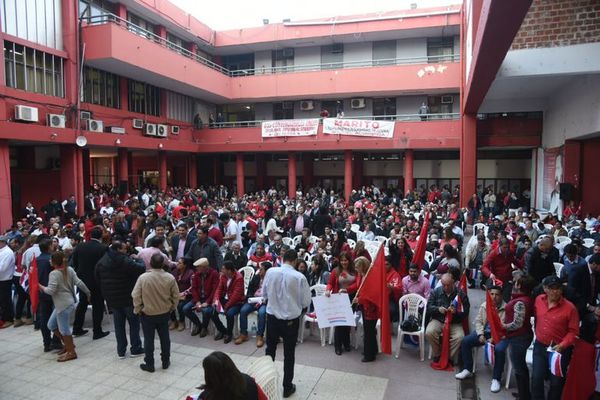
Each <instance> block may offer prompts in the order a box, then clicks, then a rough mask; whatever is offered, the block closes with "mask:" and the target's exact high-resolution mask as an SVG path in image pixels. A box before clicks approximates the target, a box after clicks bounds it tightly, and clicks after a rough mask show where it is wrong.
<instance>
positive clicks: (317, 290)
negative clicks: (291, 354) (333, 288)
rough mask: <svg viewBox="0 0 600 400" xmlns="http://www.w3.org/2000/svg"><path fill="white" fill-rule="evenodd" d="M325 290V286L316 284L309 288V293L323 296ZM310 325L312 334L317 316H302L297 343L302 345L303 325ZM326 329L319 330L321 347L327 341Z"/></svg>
mask: <svg viewBox="0 0 600 400" xmlns="http://www.w3.org/2000/svg"><path fill="white" fill-rule="evenodd" d="M325 290H327V285H322V284H316V285H313V286H311V287H310V291H311V292H313V291H314V292H315V297H316V296H323V295H324V294H325ZM307 322H309V323H310V332H311V333H312V329H313V327H314V325H315V324H316V323H317V316H316V314H315V316H314V317H311V316H309V315H308V314H304V316H303V318H302V321H301V322H300V332H298V341H299V342H300V343H304V324H305V323H307ZM326 331H327V328H324V329H319V334H320V338H321V346H325V344H326V343H325V342H326V340H327V332H326Z"/></svg>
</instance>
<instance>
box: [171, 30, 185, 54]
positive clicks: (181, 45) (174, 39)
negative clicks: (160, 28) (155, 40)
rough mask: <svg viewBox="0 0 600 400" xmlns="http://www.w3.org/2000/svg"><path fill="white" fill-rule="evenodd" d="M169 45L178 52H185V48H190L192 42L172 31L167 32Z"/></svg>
mask: <svg viewBox="0 0 600 400" xmlns="http://www.w3.org/2000/svg"><path fill="white" fill-rule="evenodd" d="M167 46H168V47H169V48H170V49H171V50H174V51H176V52H178V53H184V50H189V47H190V44H189V43H188V42H186V41H185V40H183V39H182V38H180V37H178V36H175V35H173V34H172V33H171V32H167Z"/></svg>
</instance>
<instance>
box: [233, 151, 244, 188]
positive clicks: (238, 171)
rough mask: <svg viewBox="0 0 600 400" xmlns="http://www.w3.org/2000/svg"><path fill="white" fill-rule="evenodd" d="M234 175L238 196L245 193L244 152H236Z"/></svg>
mask: <svg viewBox="0 0 600 400" xmlns="http://www.w3.org/2000/svg"><path fill="white" fill-rule="evenodd" d="M235 176H236V184H237V195H238V197H240V196H243V195H244V193H245V189H246V188H245V187H244V183H245V182H244V154H243V153H237V154H236V159H235Z"/></svg>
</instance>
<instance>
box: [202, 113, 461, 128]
mask: <svg viewBox="0 0 600 400" xmlns="http://www.w3.org/2000/svg"><path fill="white" fill-rule="evenodd" d="M314 118H320V117H314ZM459 118H460V114H459V113H444V114H442V113H440V114H398V115H361V116H352V117H344V119H367V120H378V121H398V122H415V121H423V122H427V121H439V120H449V119H450V120H452V119H453V120H456V119H459ZM265 121H267V120H256V121H233V122H214V123H213V124H212V125H209V126H208V127H209V128H215V129H222V128H248V127H252V126H260V124H261V123H262V122H265ZM268 121H272V120H268Z"/></svg>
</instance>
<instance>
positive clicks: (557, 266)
mask: <svg viewBox="0 0 600 400" xmlns="http://www.w3.org/2000/svg"><path fill="white" fill-rule="evenodd" d="M563 267H564V265H563V264H561V263H557V262H555V263H554V270H555V271H556V276H558V277H559V278H560V271H562V269H563Z"/></svg>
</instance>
